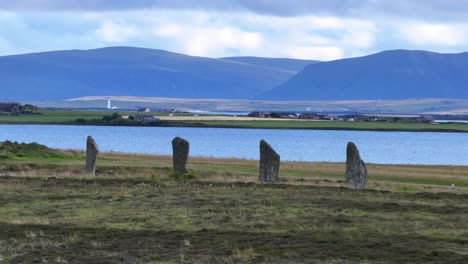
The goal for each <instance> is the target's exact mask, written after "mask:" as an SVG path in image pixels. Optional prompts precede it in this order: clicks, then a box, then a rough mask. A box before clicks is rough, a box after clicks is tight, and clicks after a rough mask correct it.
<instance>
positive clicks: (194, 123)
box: [0, 110, 468, 132]
mask: <svg viewBox="0 0 468 264" xmlns="http://www.w3.org/2000/svg"><path fill="white" fill-rule="evenodd" d="M39 113H40V115H21V116H14V115H0V124H64V125H67V124H68V125H73V124H74V125H80V123H78V122H77V119H85V120H92V119H102V117H103V116H105V115H112V114H113V111H80V110H40V111H39ZM119 114H120V115H122V116H129V115H136V114H147V115H156V116H159V117H160V118H161V120H165V121H167V122H166V123H164V124H161V125H162V126H189V127H229V128H271V129H342V130H371V131H372V130H375V131H434V132H437V131H441V132H468V124H462V123H457V124H422V123H399V122H341V121H315V120H297V119H295V120H291V119H265V118H250V117H233V116H212V115H211V116H206V115H193V114H173V115H172V116H169V115H170V114H169V113H136V112H119Z"/></svg>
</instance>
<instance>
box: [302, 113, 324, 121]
mask: <svg viewBox="0 0 468 264" xmlns="http://www.w3.org/2000/svg"><path fill="white" fill-rule="evenodd" d="M299 118H300V119H312V120H319V119H320V115H318V114H316V113H302V114H300V115H299Z"/></svg>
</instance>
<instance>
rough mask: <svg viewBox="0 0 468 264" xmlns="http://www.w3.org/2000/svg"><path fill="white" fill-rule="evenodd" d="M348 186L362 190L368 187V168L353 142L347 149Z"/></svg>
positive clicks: (346, 179) (346, 180)
mask: <svg viewBox="0 0 468 264" xmlns="http://www.w3.org/2000/svg"><path fill="white" fill-rule="evenodd" d="M345 182H346V184H347V185H348V186H350V187H353V188H356V189H362V188H366V187H367V168H366V164H365V163H364V161H363V160H362V159H361V156H360V155H359V151H358V149H357V147H356V145H355V144H354V143H353V142H349V143H348V147H347V148H346V178H345Z"/></svg>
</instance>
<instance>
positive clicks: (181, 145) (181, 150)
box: [172, 137, 189, 173]
mask: <svg viewBox="0 0 468 264" xmlns="http://www.w3.org/2000/svg"><path fill="white" fill-rule="evenodd" d="M172 153H173V154H172V163H173V165H174V171H175V172H181V173H187V172H188V170H187V160H188V155H189V142H188V141H187V140H185V139H183V138H180V137H176V138H174V139H173V140H172Z"/></svg>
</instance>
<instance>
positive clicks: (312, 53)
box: [286, 46, 343, 61]
mask: <svg viewBox="0 0 468 264" xmlns="http://www.w3.org/2000/svg"><path fill="white" fill-rule="evenodd" d="M286 56H287V57H290V58H296V59H304V58H308V59H315V60H324V61H329V60H337V59H340V58H343V50H342V49H341V48H338V47H300V46H299V47H290V48H289V50H288V51H287V52H286Z"/></svg>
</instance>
